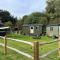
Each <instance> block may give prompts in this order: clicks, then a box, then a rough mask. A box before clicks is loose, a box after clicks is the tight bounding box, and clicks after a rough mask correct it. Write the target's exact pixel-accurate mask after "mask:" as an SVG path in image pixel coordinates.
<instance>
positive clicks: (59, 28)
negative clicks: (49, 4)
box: [59, 26, 60, 35]
mask: <svg viewBox="0 0 60 60" xmlns="http://www.w3.org/2000/svg"><path fill="white" fill-rule="evenodd" d="M59 35H60V26H59Z"/></svg>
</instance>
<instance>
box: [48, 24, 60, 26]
mask: <svg viewBox="0 0 60 60" xmlns="http://www.w3.org/2000/svg"><path fill="white" fill-rule="evenodd" d="M47 26H60V24H49V25H47Z"/></svg>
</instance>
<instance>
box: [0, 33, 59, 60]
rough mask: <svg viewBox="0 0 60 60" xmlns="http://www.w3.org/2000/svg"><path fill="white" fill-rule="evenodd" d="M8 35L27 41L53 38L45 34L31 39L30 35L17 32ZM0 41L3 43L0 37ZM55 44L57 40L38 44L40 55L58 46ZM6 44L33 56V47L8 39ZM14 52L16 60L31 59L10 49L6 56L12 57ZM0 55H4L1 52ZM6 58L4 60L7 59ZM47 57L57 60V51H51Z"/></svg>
mask: <svg viewBox="0 0 60 60" xmlns="http://www.w3.org/2000/svg"><path fill="white" fill-rule="evenodd" d="M8 37H11V38H15V39H21V40H25V41H29V42H34V41H39V42H50V41H53V40H54V39H52V38H49V37H47V36H42V37H41V38H40V39H33V38H32V37H31V36H24V35H17V34H10V35H8ZM0 42H2V43H3V39H1V38H0ZM57 45H58V44H57V42H55V43H52V44H48V45H43V46H40V47H39V49H40V50H39V51H40V55H43V54H44V53H46V52H48V51H50V50H53V49H55V48H58V46H57ZM8 46H11V47H14V48H16V49H18V50H21V51H23V52H25V53H28V54H30V55H32V56H33V48H32V46H30V45H27V44H24V43H20V42H15V41H11V40H8ZM0 49H1V50H2V49H3V48H2V47H1V48H0ZM14 54H15V56H18V57H16V58H15V59H16V60H31V59H28V58H27V57H25V56H22V55H20V54H18V53H16V52H14V53H13V52H12V51H11V50H10V51H8V56H7V57H8V58H9V59H10V58H12V57H11V56H12V55H14ZM0 55H1V57H2V56H3V57H4V55H2V53H1V54H0ZM9 55H11V56H9ZM15 56H13V57H15ZM22 57H23V58H22ZM8 58H7V59H6V60H9V59H8ZM17 58H18V59H17ZM48 58H49V59H50V60H58V51H56V52H54V53H52V54H51V55H49V56H48ZM15 59H10V60H15ZM49 59H48V60H49ZM0 60H2V59H0ZM41 60H47V58H44V59H41Z"/></svg>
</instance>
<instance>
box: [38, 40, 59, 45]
mask: <svg viewBox="0 0 60 60" xmlns="http://www.w3.org/2000/svg"><path fill="white" fill-rule="evenodd" d="M58 41H60V40H58V39H57V40H54V41H51V42H40V43H39V45H46V44H52V43H54V42H58Z"/></svg>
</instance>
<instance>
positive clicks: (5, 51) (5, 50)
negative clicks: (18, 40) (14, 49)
mask: <svg viewBox="0 0 60 60" xmlns="http://www.w3.org/2000/svg"><path fill="white" fill-rule="evenodd" d="M6 54H7V39H6V36H5V37H4V55H6Z"/></svg>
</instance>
